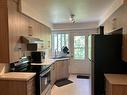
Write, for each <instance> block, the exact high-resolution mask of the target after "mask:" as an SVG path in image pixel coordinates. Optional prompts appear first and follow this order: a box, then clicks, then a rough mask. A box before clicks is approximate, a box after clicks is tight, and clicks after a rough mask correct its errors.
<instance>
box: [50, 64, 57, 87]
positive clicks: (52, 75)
mask: <svg viewBox="0 0 127 95" xmlns="http://www.w3.org/2000/svg"><path fill="white" fill-rule="evenodd" d="M55 81H56V64H55V63H54V64H52V65H51V87H52V86H53V85H54V83H55Z"/></svg>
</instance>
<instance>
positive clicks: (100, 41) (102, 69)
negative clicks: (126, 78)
mask: <svg viewBox="0 0 127 95" xmlns="http://www.w3.org/2000/svg"><path fill="white" fill-rule="evenodd" d="M93 38H94V39H93V58H92V62H93V64H94V80H93V81H94V95H104V93H105V90H104V89H105V88H104V84H105V81H104V73H117V72H119V66H120V65H119V64H118V63H119V62H120V60H121V46H122V35H94V36H93Z"/></svg>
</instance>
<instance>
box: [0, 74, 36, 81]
mask: <svg viewBox="0 0 127 95" xmlns="http://www.w3.org/2000/svg"><path fill="white" fill-rule="evenodd" d="M35 75H36V73H28V72H8V73H4V74H3V75H0V80H18V81H28V80H29V79H31V78H32V77H34V76H35Z"/></svg>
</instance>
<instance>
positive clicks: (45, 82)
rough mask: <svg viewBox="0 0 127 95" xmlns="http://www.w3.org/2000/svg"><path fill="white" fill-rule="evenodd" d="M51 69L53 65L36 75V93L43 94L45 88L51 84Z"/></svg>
mask: <svg viewBox="0 0 127 95" xmlns="http://www.w3.org/2000/svg"><path fill="white" fill-rule="evenodd" d="M50 70H51V67H48V68H47V69H46V70H44V71H43V72H41V73H39V74H37V76H36V88H37V89H36V95H42V93H43V92H44V90H45V89H46V88H47V87H48V86H49V85H50V82H51V78H50Z"/></svg>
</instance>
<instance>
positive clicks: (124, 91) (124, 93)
mask: <svg viewBox="0 0 127 95" xmlns="http://www.w3.org/2000/svg"><path fill="white" fill-rule="evenodd" d="M106 95H127V85H119V84H111V83H109V82H108V81H106Z"/></svg>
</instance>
